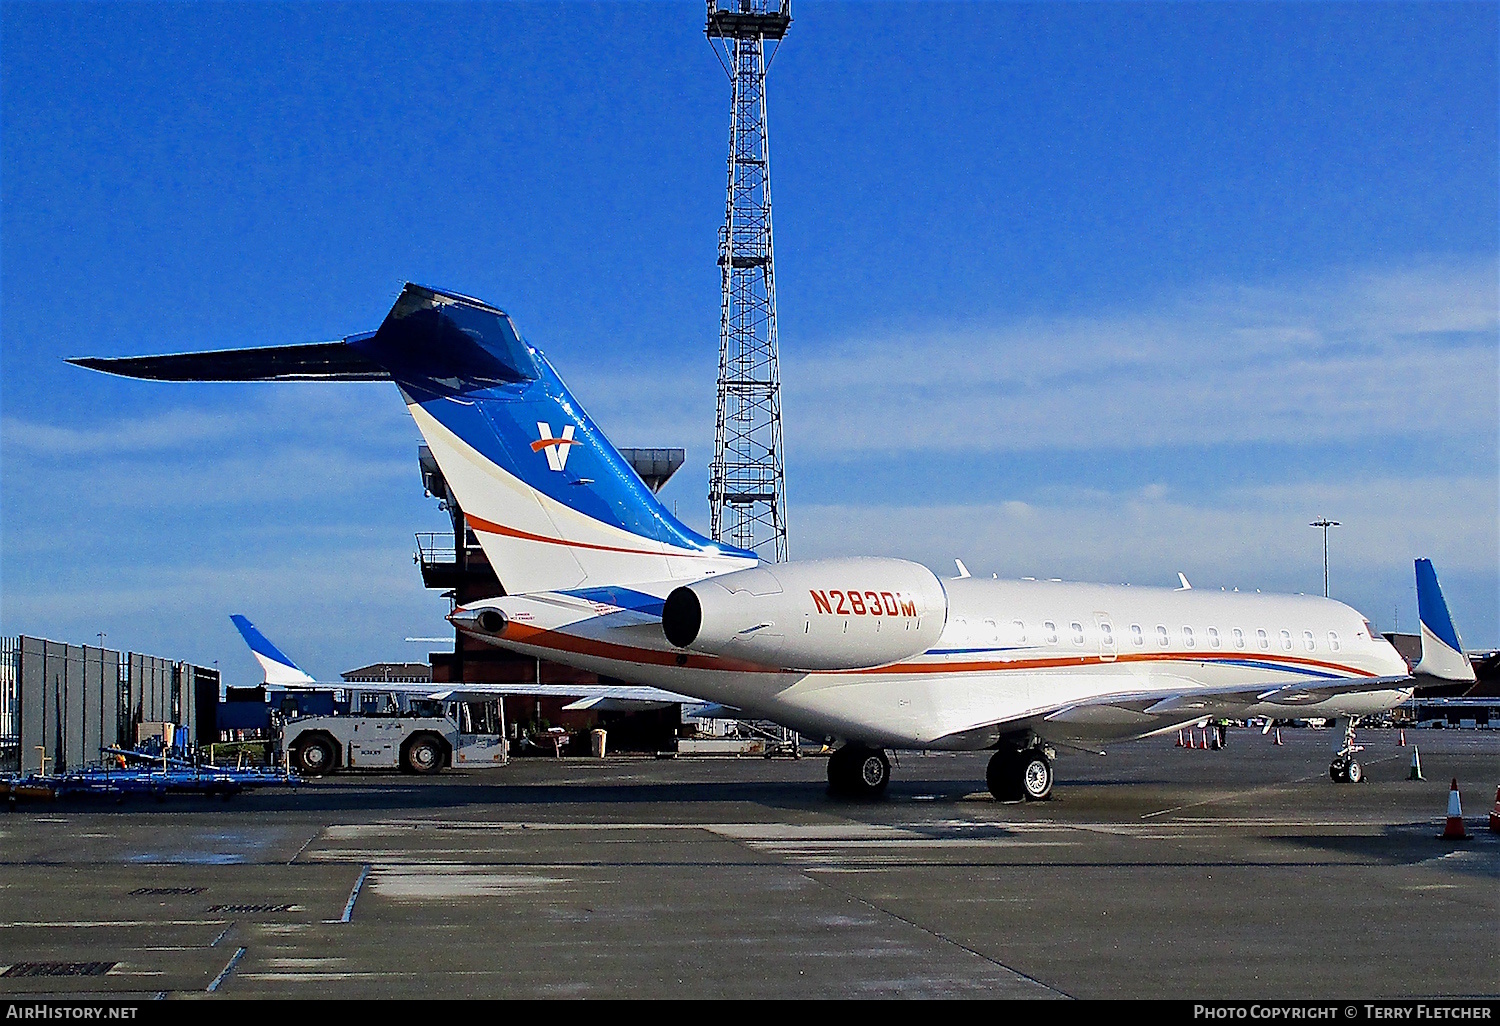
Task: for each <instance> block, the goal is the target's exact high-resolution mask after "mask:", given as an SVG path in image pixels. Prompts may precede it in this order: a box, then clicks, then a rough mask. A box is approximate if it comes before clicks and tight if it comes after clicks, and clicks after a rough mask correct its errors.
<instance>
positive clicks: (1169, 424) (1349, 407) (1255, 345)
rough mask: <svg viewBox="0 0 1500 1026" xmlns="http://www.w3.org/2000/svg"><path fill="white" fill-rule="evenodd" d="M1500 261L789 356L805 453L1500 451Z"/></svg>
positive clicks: (943, 331) (879, 340)
mask: <svg viewBox="0 0 1500 1026" xmlns="http://www.w3.org/2000/svg"><path fill="white" fill-rule="evenodd" d="M1496 308H1497V292H1496V268H1495V264H1494V263H1493V262H1492V261H1480V262H1475V263H1470V264H1434V265H1432V266H1429V267H1423V268H1418V269H1403V270H1393V271H1382V272H1372V271H1362V272H1357V273H1347V274H1344V275H1340V276H1331V277H1330V278H1328V279H1327V280H1325V281H1321V282H1314V283H1309V284H1301V285H1271V286H1260V287H1223V286H1209V287H1204V288H1201V289H1199V290H1197V291H1195V292H1191V293H1185V294H1182V295H1179V296H1175V297H1172V298H1169V299H1166V300H1163V301H1160V302H1157V303H1155V304H1153V305H1152V306H1151V307H1150V308H1149V309H1139V310H1130V311H1124V312H1117V313H1113V314H1109V315H1105V316H1096V317H1055V318H1050V319H1031V320H1026V321H1021V322H1016V323H1003V324H998V325H968V326H963V327H952V326H939V327H933V328H928V329H909V330H904V331H901V330H894V331H893V330H885V331H881V332H874V333H870V334H868V335H864V336H862V337H858V338H845V339H838V340H833V341H831V342H827V343H822V344H820V345H819V346H818V347H817V350H816V352H814V351H813V350H812V347H810V346H802V347H796V348H790V349H789V350H788V351H787V352H786V353H785V354H784V357H783V364H784V380H785V382H786V385H785V391H786V400H785V412H786V419H787V432H788V435H789V436H791V437H794V438H795V445H796V446H797V448H798V449H800V450H801V451H803V452H807V453H810V454H812V453H816V454H820V455H834V456H837V455H840V454H845V455H852V454H858V453H871V452H916V451H958V450H967V451H987V450H988V451H1025V450H1036V449H1050V448H1096V449H1107V450H1122V449H1131V448H1139V447H1144V446H1162V445H1171V444H1190V445H1195V446H1197V445H1204V444H1210V445H1211V444H1225V443H1246V442H1252V443H1253V442H1272V443H1307V442H1317V441H1330V440H1359V439H1388V438H1392V437H1402V436H1423V437H1430V436H1431V435H1433V434H1434V433H1436V434H1441V435H1445V436H1455V437H1471V436H1476V435H1477V436H1484V437H1487V438H1489V439H1491V442H1490V449H1491V451H1493V441H1492V440H1493V437H1494V434H1495V426H1496V418H1497V388H1496V382H1497V374H1500V367H1497V315H1496Z"/></svg>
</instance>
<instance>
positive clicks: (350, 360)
mask: <svg viewBox="0 0 1500 1026" xmlns="http://www.w3.org/2000/svg"><path fill="white" fill-rule="evenodd" d="M363 337H364V336H358V335H355V336H351V340H353V341H357V340H359V339H361V338H363ZM68 362H69V363H71V364H74V365H76V366H79V367H87V368H89V369H90V370H97V371H103V372H104V373H106V374H118V375H120V376H121V377H126V378H147V379H149V380H152V381H389V380H391V375H390V372H389V371H387V370H386V369H385V368H384V367H382V366H380V365H379V364H377V363H375V362H374V361H372V360H370V359H369V358H368V357H366V356H364V355H363V354H361V353H360V352H359V351H358V350H357V349H355V348H353V347H352V346H350V345H348V344H347V343H345V342H309V343H306V344H304V345H295V346H269V347H265V348H260V349H219V350H214V351H212V352H207V353H174V354H172V355H170V356H122V357H115V358H104V357H92V356H82V357H77V358H75V359H71V360H69V361H68Z"/></svg>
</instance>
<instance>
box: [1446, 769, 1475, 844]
mask: <svg viewBox="0 0 1500 1026" xmlns="http://www.w3.org/2000/svg"><path fill="white" fill-rule="evenodd" d="M1440 836H1441V837H1442V839H1443V840H1445V841H1467V840H1468V839H1469V832H1468V831H1467V830H1465V829H1464V807H1463V803H1462V802H1460V801H1459V799H1458V778H1457V777H1454V778H1453V786H1452V787H1450V788H1449V789H1448V822H1447V823H1445V824H1444V825H1443V832H1442V834H1441V835H1440Z"/></svg>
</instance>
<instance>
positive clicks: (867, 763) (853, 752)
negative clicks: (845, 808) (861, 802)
mask: <svg viewBox="0 0 1500 1026" xmlns="http://www.w3.org/2000/svg"><path fill="white" fill-rule="evenodd" d="M890 782H891V761H890V760H889V759H887V758H886V757H885V752H883V751H881V750H880V749H879V748H866V747H865V746H864V745H856V744H847V745H845V746H844V747H842V748H840V749H838V750H837V751H835V752H834V753H833V754H832V755H830V756H829V757H828V790H829V792H830V793H832V794H836V795H841V796H843V797H846V798H878V797H880V796H881V795H882V794H884V793H885V788H886V785H887V784H889V783H890Z"/></svg>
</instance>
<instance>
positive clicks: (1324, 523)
mask: <svg viewBox="0 0 1500 1026" xmlns="http://www.w3.org/2000/svg"><path fill="white" fill-rule="evenodd" d="M1307 526H1308V527H1321V528H1322V529H1323V597H1324V598H1327V597H1328V529H1329V528H1330V527H1342V526H1343V525H1342V524H1340V523H1339V522H1338V521H1337V520H1329V519H1328V518H1327V517H1319V518H1318V519H1316V520H1314V521H1313V522H1312V523H1310V524H1308V525H1307Z"/></svg>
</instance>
